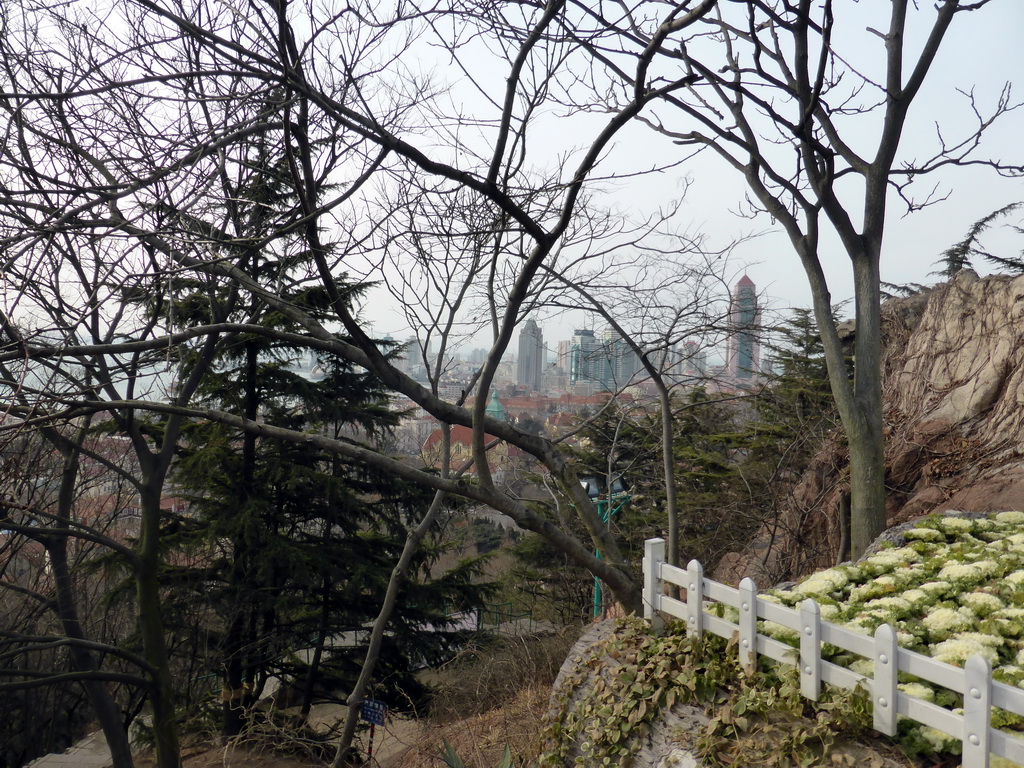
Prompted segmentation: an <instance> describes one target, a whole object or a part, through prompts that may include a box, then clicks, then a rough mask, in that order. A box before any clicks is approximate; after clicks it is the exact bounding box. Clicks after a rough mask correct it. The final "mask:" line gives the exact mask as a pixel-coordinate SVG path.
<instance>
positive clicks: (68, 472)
mask: <svg viewBox="0 0 1024 768" xmlns="http://www.w3.org/2000/svg"><path fill="white" fill-rule="evenodd" d="M85 434H86V427H82V428H81V429H80V430H79V433H78V435H77V439H78V443H77V444H80V442H81V440H82V439H83V438H84V437H85ZM78 457H79V453H78V448H77V447H75V448H70V449H69V450H68V452H67V453H66V454H65V457H64V468H63V471H62V472H61V485H60V493H59V496H58V500H57V515H58V518H59V521H58V522H57V523H56V525H55V528H56V529H57V531H58V535H57V536H55V537H54V538H52V539H51V540H50V541H48V542H47V543H46V553H47V555H48V556H49V558H50V567H51V568H52V569H53V580H54V588H55V589H56V593H57V600H56V614H57V619H58V620H59V621H60V624H61V629H62V630H63V632H64V635H65V636H66V637H68V638H69V639H71V640H72V641H74V640H85V639H86V637H85V632H84V630H83V629H82V623H81V621H80V619H79V616H78V606H77V603H76V600H75V585H74V583H73V581H72V578H71V567H70V566H69V564H68V534H69V532H70V525H69V521H70V519H71V508H72V505H73V504H74V499H75V495H76V486H77V484H78V471H79V461H78ZM70 654H71V661H72V664H73V667H74V668H75V669H76V670H78V671H80V672H93V671H97V670H99V668H100V662H99V660H98V659H97V658H96V654H95V653H93V652H92V651H89V650H87V649H85V648H83V647H82V646H81V645H79V644H77V643H75V642H72V643H71V646H70ZM82 687H83V688H85V692H86V695H88V697H89V703H90V704H92V708H93V711H94V712H95V713H96V718H97V719H98V720H99V721H100V728H102V730H103V737H104V738H105V739H106V741H107V747H108V748H109V749H110V757H111V760H112V762H113V766H114V768H133V762H132V752H131V745H130V744H129V741H128V732H127V731H126V730H125V727H124V723H123V720H122V717H121V708H120V707H119V706H118V704H117V702H116V701H115V700H114V697H113V696H111V695H110V691H109V690H108V689H107V686H106V685H105V684H104V683H103V682H102V681H99V680H85V681H83V682H82Z"/></svg>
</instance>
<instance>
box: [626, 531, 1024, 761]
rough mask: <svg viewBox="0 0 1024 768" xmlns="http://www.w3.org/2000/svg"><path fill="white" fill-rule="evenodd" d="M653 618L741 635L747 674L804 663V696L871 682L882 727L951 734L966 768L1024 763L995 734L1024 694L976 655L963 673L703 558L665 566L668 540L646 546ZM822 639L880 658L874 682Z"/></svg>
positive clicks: (1023, 706)
mask: <svg viewBox="0 0 1024 768" xmlns="http://www.w3.org/2000/svg"><path fill="white" fill-rule="evenodd" d="M666 584H674V585H676V586H678V587H681V588H682V589H684V590H685V594H686V600H685V601H682V600H676V599H674V598H672V597H670V596H668V595H666V594H664V592H665V585H666ZM706 601H714V602H719V603H724V604H726V605H730V606H732V607H733V608H735V609H736V610H737V611H738V612H739V620H738V623H736V624H733V623H732V622H731V621H727V620H725V619H722V618H720V617H718V616H715V615H713V614H711V613H709V612H708V611H707V610H706V609H705V602H706ZM644 612H645V616H646V618H647V619H648V620H649V621H650V622H651V625H652V627H654V628H655V629H656V630H657V629H661V627H662V625H663V618H662V616H661V614H667V615H669V616H674V617H676V618H679V619H682V620H684V621H685V622H686V628H687V633H688V634H696V635H700V634H702V633H703V632H711V633H712V634H715V635H718V636H719V637H724V638H731V637H733V636H734V635H737V636H738V639H739V651H740V654H741V661H742V663H743V664H744V666H745V667H746V668H748V669H752V668H753V666H754V665H755V663H756V661H757V657H758V656H767V657H769V658H771V659H774V660H775V661H777V662H780V663H782V664H789V665H793V664H794V663H796V664H797V665H798V666H799V669H800V691H801V693H802V694H803V696H804V697H805V698H808V699H811V700H814V701H817V699H818V696H819V694H820V692H821V686H822V683H828V684H830V685H834V686H837V687H840V688H854V687H856V686H857V685H860V686H863V687H864V688H865V689H866V690H867V691H868V692H869V693H870V695H871V701H872V705H873V709H874V727H875V730H877V731H881V732H882V733H884V734H887V735H889V736H893V735H895V734H896V720H897V717H899V716H903V717H907V718H910V719H911V720H914V721H916V722H918V723H921V724H923V725H926V726H930V727H932V728H935V729H936V730H938V731H942V732H943V733H946V734H948V735H950V736H952V737H953V738H955V739H958V740H960V742H961V743H962V744H963V768H988V766H989V756H990V754H994V755H997V756H999V757H1003V758H1006V759H1007V760H1012V761H1013V762H1016V763H1021V764H1024V739H1019V738H1016V737H1015V736H1013V735H1010V734H1008V733H1005V732H1003V731H1000V730H997V729H995V728H992V707H998V708H1000V709H1003V710H1006V711H1008V712H1013V713H1015V714H1017V715H1020V716H1022V717H1024V690H1021V689H1020V688H1015V687H1014V686H1010V685H1006V684H1005V683H1000V682H996V681H994V680H993V679H992V667H991V665H990V664H989V662H988V660H987V659H985V658H984V657H982V656H972V657H971V658H970V659H968V660H967V663H966V664H965V665H964V667H963V669H961V668H960V667H955V666H953V665H951V664H946V663H945V662H941V661H937V660H935V659H933V658H930V657H928V656H924V655H922V654H919V653H915V652H914V651H908V650H906V649H904V648H900V647H899V646H898V645H897V642H896V632H895V631H894V630H893V628H892V627H890V626H889V625H888V624H883V625H882V626H880V627H879V628H878V629H877V630H876V631H875V635H874V637H869V636H867V635H862V634H860V633H857V632H853V631H851V630H848V629H845V628H844V627H840V626H838V625H835V624H830V623H829V622H827V621H823V620H822V619H821V614H820V611H819V608H818V604H817V603H815V602H814V601H813V600H805V601H804V602H803V603H801V604H800V607H799V609H794V608H787V607H785V606H782V605H777V604H775V603H771V602H768V601H766V600H764V599H763V598H760V597H758V595H757V586H756V585H755V584H754V582H753V580H751V579H743V581H741V582H740V585H739V589H736V588H733V587H729V586H726V585H725V584H720V583H719V582H717V581H713V580H712V579H708V578H705V577H704V571H703V568H702V567H701V564H700V563H698V562H697V561H696V560H693V561H691V562H690V564H689V566H688V567H687V568H686V569H683V568H677V567H675V566H672V565H669V564H668V563H667V562H666V561H665V541H664V539H649V540H648V541H647V542H646V544H645V548H644ZM760 620H764V621H773V622H775V623H777V624H781V625H782V626H784V627H788V628H789V629H792V630H794V631H796V632H797V633H798V634H799V636H800V647H799V649H794V648H793V647H792V646H790V645H787V644H786V643H783V642H780V641H778V640H775V639H774V638H771V637H767V636H765V635H762V634H759V633H758V631H757V622H758V621H760ZM823 643H829V644H830V645H834V646H836V647H839V648H842V649H844V650H846V651H849V652H851V653H855V654H857V655H859V656H862V657H864V658H865V659H868V660H869V661H871V662H873V664H874V674H873V677H870V678H869V677H865V676H863V675H860V674H858V673H856V672H853V671H852V670H849V669H847V668H845V667H841V666H839V665H836V664H833V663H831V662H829V661H828V660H826V659H823V658H822V657H821V647H822V644H823ZM900 672H905V673H907V674H909V675H913V676H914V677H917V678H920V679H921V680H924V681H926V682H929V683H932V684H934V685H938V686H942V687H943V688H947V689H949V690H951V691H954V692H955V693H958V694H961V695H962V696H963V698H964V707H963V709H964V711H963V714H962V715H961V714H959V713H956V712H952V711H950V710H948V709H945V708H944V707H940V706H938V705H937V704H933V703H931V702H928V701H924V700H923V699H919V698H916V697H913V696H910V695H909V694H906V693H904V692H903V691H900V690H899V689H898V688H897V683H898V678H899V673H900Z"/></svg>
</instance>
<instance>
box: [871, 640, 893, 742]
mask: <svg viewBox="0 0 1024 768" xmlns="http://www.w3.org/2000/svg"><path fill="white" fill-rule="evenodd" d="M898 667H899V645H898V644H897V642H896V632H895V631H894V630H893V628H892V627H890V626H889V625H888V624H882V625H881V626H880V627H879V628H878V629H876V630H875V680H874V683H872V688H871V698H872V705H873V706H872V709H873V710H874V720H875V722H874V728H875V730H876V731H881V732H882V733H884V734H886V735H887V736H895V735H896V695H897V688H896V684H897V683H898V682H899V680H898V678H899V669H898Z"/></svg>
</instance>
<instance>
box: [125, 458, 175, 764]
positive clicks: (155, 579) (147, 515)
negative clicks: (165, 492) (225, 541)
mask: <svg viewBox="0 0 1024 768" xmlns="http://www.w3.org/2000/svg"><path fill="white" fill-rule="evenodd" d="M154 485H156V486H157V487H162V484H154V483H151V482H149V480H148V478H147V479H146V480H144V482H143V485H142V491H141V496H142V505H141V506H142V533H141V536H140V538H139V550H138V551H139V564H138V566H137V569H136V572H135V591H136V596H137V599H138V604H139V632H140V634H141V635H142V652H143V656H144V657H145V659H146V661H148V662H149V663H150V664H151V665H152V666H153V668H154V669H155V670H156V673H155V676H154V679H153V681H152V692H151V694H150V703H151V705H152V707H153V738H154V741H155V743H156V764H157V768H180V766H181V751H180V748H179V744H178V723H177V719H176V716H177V712H176V708H175V702H174V688H173V686H172V685H171V674H170V668H169V660H168V654H167V639H166V637H165V635H164V621H163V616H162V615H161V612H160V599H161V595H160V557H159V538H160V495H159V493H157V492H155V491H153V490H152V489H153V487H154Z"/></svg>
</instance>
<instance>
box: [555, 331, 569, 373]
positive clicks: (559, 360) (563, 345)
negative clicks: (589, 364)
mask: <svg viewBox="0 0 1024 768" xmlns="http://www.w3.org/2000/svg"><path fill="white" fill-rule="evenodd" d="M555 365H557V366H558V367H559V368H561V369H562V371H563V372H564V373H566V374H568V373H569V369H570V368H572V339H567V340H566V341H560V342H558V355H557V356H556V357H555Z"/></svg>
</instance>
